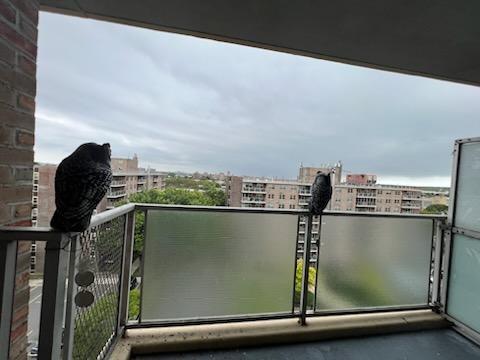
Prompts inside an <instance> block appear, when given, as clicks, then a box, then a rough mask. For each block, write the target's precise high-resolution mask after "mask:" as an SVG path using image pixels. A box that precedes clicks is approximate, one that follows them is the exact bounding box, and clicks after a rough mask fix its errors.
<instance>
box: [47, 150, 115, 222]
mask: <svg viewBox="0 0 480 360" xmlns="http://www.w3.org/2000/svg"><path fill="white" fill-rule="evenodd" d="M110 156H111V150H110V144H108V143H107V144H103V145H98V144H95V143H86V144H83V145H80V146H79V147H78V148H77V150H75V151H74V152H73V153H72V154H71V155H70V156H68V157H66V158H65V159H63V160H62V162H61V163H60V165H59V166H58V168H57V172H56V174H55V205H56V206H57V209H56V210H55V213H54V215H53V217H52V220H51V221H50V225H51V226H52V228H54V229H57V230H61V231H65V232H70V231H84V230H86V229H87V228H88V226H89V225H90V219H91V217H92V213H93V211H94V210H95V208H96V207H97V205H98V203H99V202H100V201H101V200H102V198H103V197H104V196H105V194H106V193H107V191H108V189H109V187H110V183H111V181H112V169H111V166H110Z"/></svg>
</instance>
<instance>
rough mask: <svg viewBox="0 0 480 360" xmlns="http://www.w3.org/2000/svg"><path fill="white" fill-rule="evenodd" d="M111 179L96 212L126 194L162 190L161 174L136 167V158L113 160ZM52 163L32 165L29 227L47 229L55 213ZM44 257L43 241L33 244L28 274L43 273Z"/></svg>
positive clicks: (103, 209) (104, 208) (54, 168)
mask: <svg viewBox="0 0 480 360" xmlns="http://www.w3.org/2000/svg"><path fill="white" fill-rule="evenodd" d="M111 165H112V171H113V180H112V184H111V186H110V189H109V190H108V192H107V195H106V196H105V197H104V198H103V199H102V201H100V203H99V204H98V206H97V209H96V212H97V213H98V212H102V211H105V210H107V209H110V208H112V207H114V206H115V204H116V203H117V202H119V201H121V200H125V199H127V198H128V196H129V195H131V194H133V193H136V192H139V191H142V190H147V189H161V188H162V186H163V182H162V177H163V174H162V173H159V172H157V171H155V170H150V169H148V170H145V169H142V168H139V167H138V157H137V156H134V157H133V158H132V159H128V158H112V163H111ZM56 170H57V165H55V164H35V166H34V167H33V190H32V200H31V201H32V226H47V227H48V226H50V219H51V218H52V215H53V213H54V212H55V172H56ZM44 258H45V242H39V243H35V242H32V246H31V252H30V272H31V273H42V272H43V266H44Z"/></svg>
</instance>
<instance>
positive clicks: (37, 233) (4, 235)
mask: <svg viewBox="0 0 480 360" xmlns="http://www.w3.org/2000/svg"><path fill="white" fill-rule="evenodd" d="M134 210H140V211H146V210H176V211H205V212H234V213H257V214H287V215H308V214H309V211H308V210H306V209H270V208H244V207H228V206H198V205H169V204H144V203H128V204H125V205H122V206H119V207H116V208H113V209H110V210H107V211H104V212H101V213H100V214H97V215H95V216H93V217H92V221H91V222H90V226H89V228H92V227H95V226H98V225H101V224H103V223H106V222H108V221H110V220H113V219H115V218H117V217H119V216H122V215H125V214H127V213H129V212H131V211H134ZM324 215H328V216H355V217H388V218H410V219H411V218H418V219H434V220H441V221H443V220H446V219H447V217H446V216H445V215H436V214H404V213H402V214H397V213H384V212H349V211H331V210H329V211H325V212H324ZM61 235H62V232H60V231H58V230H55V229H52V228H49V227H16V226H0V241H14V240H35V241H48V240H55V239H57V240H58V239H59V238H60V237H61ZM71 235H72V236H73V235H75V233H71Z"/></svg>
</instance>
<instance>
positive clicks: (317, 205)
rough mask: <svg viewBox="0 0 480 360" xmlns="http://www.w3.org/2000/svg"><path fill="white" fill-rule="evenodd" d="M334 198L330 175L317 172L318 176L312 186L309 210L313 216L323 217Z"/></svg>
mask: <svg viewBox="0 0 480 360" xmlns="http://www.w3.org/2000/svg"><path fill="white" fill-rule="evenodd" d="M331 197H332V185H331V182H330V174H326V173H323V172H320V171H319V172H317V176H316V177H315V180H314V182H313V185H312V198H311V199H310V203H309V206H308V209H309V210H310V212H311V213H312V215H321V214H322V212H323V210H324V209H325V208H326V207H327V205H328V202H329V201H330V199H331Z"/></svg>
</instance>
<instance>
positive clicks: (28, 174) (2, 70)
mask: <svg viewBox="0 0 480 360" xmlns="http://www.w3.org/2000/svg"><path fill="white" fill-rule="evenodd" d="M38 8H39V4H38V1H36V0H0V36H1V37H0V199H1V200H0V225H18V226H22V225H23V226H24V225H30V216H31V210H30V209H31V197H32V168H33V144H34V127H35V119H34V111H35V91H36V57H37V24H38ZM29 262H30V242H26V241H24V242H20V243H19V246H18V254H17V275H16V281H15V299H14V313H13V317H12V318H13V319H12V332H11V346H10V357H11V359H26V351H25V349H26V345H27V338H26V334H27V319H28V300H29V287H28V280H29V274H28V272H29Z"/></svg>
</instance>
